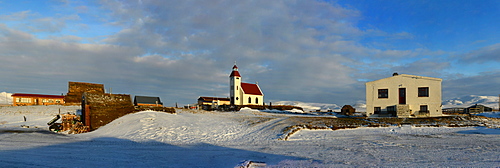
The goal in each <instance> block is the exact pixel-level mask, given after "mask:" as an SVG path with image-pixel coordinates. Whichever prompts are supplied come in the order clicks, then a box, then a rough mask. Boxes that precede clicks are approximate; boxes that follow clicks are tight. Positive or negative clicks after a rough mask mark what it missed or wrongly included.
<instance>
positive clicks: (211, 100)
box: [198, 97, 231, 110]
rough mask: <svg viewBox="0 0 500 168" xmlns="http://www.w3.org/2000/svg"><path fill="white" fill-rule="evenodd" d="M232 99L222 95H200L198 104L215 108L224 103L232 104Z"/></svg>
mask: <svg viewBox="0 0 500 168" xmlns="http://www.w3.org/2000/svg"><path fill="white" fill-rule="evenodd" d="M230 103H231V102H230V100H229V98H222V97H199V98H198V106H199V107H200V108H201V109H205V110H207V109H213V108H216V107H217V106H222V105H230Z"/></svg>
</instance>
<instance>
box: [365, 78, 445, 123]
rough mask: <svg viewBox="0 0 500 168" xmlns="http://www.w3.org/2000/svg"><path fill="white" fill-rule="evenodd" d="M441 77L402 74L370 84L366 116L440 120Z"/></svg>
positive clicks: (367, 91)
mask: <svg viewBox="0 0 500 168" xmlns="http://www.w3.org/2000/svg"><path fill="white" fill-rule="evenodd" d="M441 82H442V79H440V78H431V77H423V76H415V75H406V74H401V75H398V74H397V73H395V74H394V75H393V76H392V77H389V78H384V79H380V80H376V81H372V82H367V83H366V84H365V85H366V115H367V116H372V117H402V118H404V117H437V116H441V115H442V110H441V108H442V107H441Z"/></svg>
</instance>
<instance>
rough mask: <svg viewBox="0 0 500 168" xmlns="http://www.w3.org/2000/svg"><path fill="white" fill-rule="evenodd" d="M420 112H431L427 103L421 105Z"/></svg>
mask: <svg viewBox="0 0 500 168" xmlns="http://www.w3.org/2000/svg"><path fill="white" fill-rule="evenodd" d="M420 112H429V109H428V108H427V105H420Z"/></svg>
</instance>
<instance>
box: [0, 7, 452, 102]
mask: <svg viewBox="0 0 500 168" xmlns="http://www.w3.org/2000/svg"><path fill="white" fill-rule="evenodd" d="M100 2H101V3H102V5H103V6H100V7H99V9H100V10H99V11H100V12H102V11H109V13H98V14H96V16H97V15H98V16H99V17H98V19H102V20H99V21H106V22H107V23H105V24H107V25H114V26H118V27H120V30H118V31H117V32H116V33H112V34H105V35H103V36H100V37H82V36H78V35H71V34H65V35H60V34H58V33H60V31H64V30H67V29H68V27H69V22H72V25H76V26H75V27H72V30H73V29H74V30H73V31H84V32H88V31H86V30H81V29H98V28H100V27H99V26H96V25H93V24H95V22H93V23H87V22H79V21H81V20H82V19H85V17H81V18H80V17H79V15H77V14H76V12H88V13H89V14H90V13H92V12H93V11H96V9H95V7H92V6H90V5H89V6H87V4H78V5H77V6H75V7H74V8H77V9H79V11H76V12H75V14H74V15H72V14H69V15H67V16H39V14H37V16H33V13H34V12H31V11H22V12H18V13H15V14H11V15H9V16H2V17H10V18H17V19H18V20H22V19H21V18H24V19H25V21H26V22H23V23H19V24H20V25H23V24H28V23H29V22H31V21H38V22H33V23H29V24H32V25H30V26H31V28H33V30H32V31H31V30H28V29H18V30H16V26H15V25H5V24H4V25H2V24H0V59H2V62H0V68H1V70H2V71H1V72H0V74H1V75H3V76H5V78H8V79H9V81H8V82H7V84H6V86H5V87H8V88H19V89H20V90H19V92H20V91H27V92H42V93H49V94H50V93H52V94H58V93H59V92H65V90H66V89H67V88H66V85H67V81H88V82H97V83H104V84H105V85H106V86H107V87H113V90H114V92H123V93H130V94H144V95H158V96H162V99H165V100H167V102H168V101H179V102H180V103H193V102H195V101H196V98H197V97H198V96H213V95H214V94H216V95H220V96H227V95H228V90H229V89H227V88H225V87H224V86H226V85H228V75H229V73H230V71H231V67H232V65H233V62H234V61H237V63H238V66H239V67H240V71H241V74H242V75H243V79H244V80H246V81H247V82H256V81H258V82H259V85H260V86H261V88H262V89H263V90H264V92H265V94H266V99H269V100H298V101H304V102H319V103H336V104H353V103H356V102H357V101H358V100H364V83H363V82H364V81H363V80H374V79H379V78H382V77H387V76H388V75H390V74H392V71H398V72H401V73H410V74H416V75H428V76H436V77H440V75H439V71H442V70H445V69H447V68H449V66H450V65H449V63H447V62H446V60H442V59H440V60H437V59H434V58H432V57H433V56H435V55H443V54H447V53H446V52H444V51H429V50H428V49H426V48H425V47H421V48H417V49H398V48H393V47H392V48H391V49H383V48H375V47H370V46H367V45H366V44H363V43H361V42H360V39H363V38H366V37H372V36H380V37H383V38H384V39H391V38H392V39H393V40H401V39H403V40H404V39H406V40H407V39H412V38H414V35H413V34H411V33H409V32H404V31H402V32H399V33H393V34H391V33H386V32H384V31H382V30H377V29H376V28H373V29H370V30H361V29H359V28H357V22H359V21H360V18H361V17H362V16H361V13H360V12H359V11H356V10H352V9H346V8H343V7H341V6H339V5H337V4H335V3H326V2H321V1H288V0H277V1H266V0H262V1H243V2H241V1H230V0H216V1H197V0H185V1H165V0H157V1H155V0H153V1H143V2H138V1H133V0H130V1H111V0H110V1H100ZM71 9H73V8H71ZM78 14H80V13H78ZM96 18H97V17H96ZM96 18H94V19H96ZM98 19H96V20H98ZM73 22H75V23H73ZM65 27H66V28H65ZM35 31H44V32H48V34H49V35H48V36H46V38H44V39H40V38H39V37H38V36H37V35H38V34H37V33H34V32H35ZM103 31H106V30H103ZM51 33H52V34H51ZM100 39H102V40H100ZM99 40H100V41H99ZM79 41H88V42H89V43H88V44H82V43H79ZM91 42H93V43H91ZM380 43H384V42H380ZM381 45H384V44H381ZM422 56H425V58H421V57H422ZM395 63H397V64H395ZM360 79H361V80H360ZM40 85H42V86H40ZM54 85H55V86H57V87H53V86H54ZM16 86H17V87H16ZM33 87H37V88H33ZM14 92H18V91H17V90H16V91H14ZM167 105H168V104H167Z"/></svg>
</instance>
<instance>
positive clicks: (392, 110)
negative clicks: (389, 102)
mask: <svg viewBox="0 0 500 168" xmlns="http://www.w3.org/2000/svg"><path fill="white" fill-rule="evenodd" d="M395 111H396V107H395V106H388V107H387V112H395Z"/></svg>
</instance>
